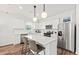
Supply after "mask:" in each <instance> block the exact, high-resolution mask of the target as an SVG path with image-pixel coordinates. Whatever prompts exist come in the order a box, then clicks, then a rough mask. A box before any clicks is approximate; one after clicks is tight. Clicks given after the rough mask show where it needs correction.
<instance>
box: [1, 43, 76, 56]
mask: <svg viewBox="0 0 79 59" xmlns="http://www.w3.org/2000/svg"><path fill="white" fill-rule="evenodd" d="M25 51H26V49H25V46H22V45H21V44H17V45H7V46H3V47H0V55H23V53H24V52H25ZM57 55H76V54H74V53H73V52H71V51H69V50H66V49H62V48H57Z"/></svg>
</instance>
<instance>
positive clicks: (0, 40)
mask: <svg viewBox="0 0 79 59" xmlns="http://www.w3.org/2000/svg"><path fill="white" fill-rule="evenodd" d="M24 26H25V25H24V22H23V21H21V20H18V19H15V18H13V17H11V16H10V15H7V14H2V13H1V14H0V46H2V45H7V44H16V43H19V42H20V39H19V37H18V35H17V33H15V31H16V28H24Z"/></svg>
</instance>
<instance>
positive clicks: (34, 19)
mask: <svg viewBox="0 0 79 59" xmlns="http://www.w3.org/2000/svg"><path fill="white" fill-rule="evenodd" d="M33 21H34V22H36V21H37V17H36V6H35V5H34V17H33Z"/></svg>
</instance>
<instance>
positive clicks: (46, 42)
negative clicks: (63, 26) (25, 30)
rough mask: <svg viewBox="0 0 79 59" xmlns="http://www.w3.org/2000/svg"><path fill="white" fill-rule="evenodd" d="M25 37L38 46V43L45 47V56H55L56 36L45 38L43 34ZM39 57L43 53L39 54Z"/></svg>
mask: <svg viewBox="0 0 79 59" xmlns="http://www.w3.org/2000/svg"><path fill="white" fill-rule="evenodd" d="M25 37H28V38H30V39H32V40H34V41H36V42H37V43H38V44H39V43H40V44H41V45H43V46H44V47H45V55H57V35H56V34H53V35H52V36H51V37H46V36H44V35H43V34H38V33H36V34H29V35H27V36H25ZM40 54H41V55H43V54H44V53H43V52H41V53H40Z"/></svg>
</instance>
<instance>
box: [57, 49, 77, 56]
mask: <svg viewBox="0 0 79 59" xmlns="http://www.w3.org/2000/svg"><path fill="white" fill-rule="evenodd" d="M57 54H58V55H76V54H75V53H73V52H72V51H69V50H66V49H63V48H57Z"/></svg>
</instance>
